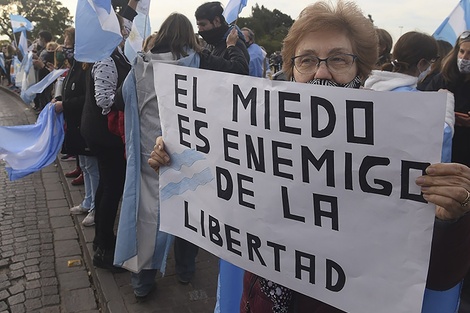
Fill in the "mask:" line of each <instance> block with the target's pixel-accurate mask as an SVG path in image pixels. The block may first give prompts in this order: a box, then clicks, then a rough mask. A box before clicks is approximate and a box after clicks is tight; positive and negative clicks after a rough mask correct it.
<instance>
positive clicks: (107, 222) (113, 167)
mask: <svg viewBox="0 0 470 313" xmlns="http://www.w3.org/2000/svg"><path fill="white" fill-rule="evenodd" d="M92 151H93V152H95V153H96V157H97V158H98V168H99V172H100V180H99V183H98V189H97V190H96V196H95V238H94V240H93V243H94V244H95V245H96V246H97V247H99V248H101V249H103V250H110V249H114V247H115V245H116V236H115V235H114V222H115V220H116V215H117V212H118V208H119V201H120V200H121V197H122V193H123V191H124V181H125V178H126V160H125V158H124V146H122V147H117V148H108V147H106V148H104V147H95V146H93V147H92Z"/></svg>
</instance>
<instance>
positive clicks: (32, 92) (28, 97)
mask: <svg viewBox="0 0 470 313" xmlns="http://www.w3.org/2000/svg"><path fill="white" fill-rule="evenodd" d="M66 71H67V69H59V70H53V71H52V72H50V73H49V74H47V76H46V77H44V78H43V79H42V80H41V81H40V82H38V83H36V84H34V85H32V86H30V87H29V88H28V89H26V90H24V89H22V90H21V94H20V97H21V100H23V101H24V103H26V104H30V103H31V101H33V99H34V97H36V94H38V93H41V92H43V91H44V89H46V88H47V87H48V86H49V85H50V84H52V83H53V82H55V81H56V80H57V78H59V77H60V76H61V75H62V74H64V73H65V72H66Z"/></svg>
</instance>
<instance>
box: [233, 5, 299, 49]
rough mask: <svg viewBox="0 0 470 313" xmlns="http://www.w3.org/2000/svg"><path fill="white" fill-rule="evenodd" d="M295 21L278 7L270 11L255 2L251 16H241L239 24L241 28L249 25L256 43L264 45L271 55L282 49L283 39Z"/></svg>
mask: <svg viewBox="0 0 470 313" xmlns="http://www.w3.org/2000/svg"><path fill="white" fill-rule="evenodd" d="M293 23H294V20H293V19H292V18H291V17H290V16H289V15H287V14H284V13H282V12H281V11H279V10H278V9H274V10H273V11H270V10H269V9H267V8H265V7H264V6H261V7H259V5H258V4H255V6H253V7H252V8H251V16H250V17H245V18H239V19H238V22H237V25H238V26H239V27H240V28H242V27H248V28H250V29H251V30H253V32H254V33H255V41H256V43H257V44H258V45H260V46H262V47H264V49H266V52H267V53H268V55H271V54H272V53H273V52H275V51H280V50H281V47H282V40H283V39H284V37H286V35H287V32H288V31H289V28H290V27H291V26H292V24H293Z"/></svg>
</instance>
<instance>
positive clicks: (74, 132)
mask: <svg viewBox="0 0 470 313" xmlns="http://www.w3.org/2000/svg"><path fill="white" fill-rule="evenodd" d="M64 37H65V40H64V46H63V47H60V48H59V51H57V52H58V53H59V54H61V55H63V56H64V63H65V64H67V65H68V66H69V70H68V72H67V75H66V77H65V79H64V81H63V85H62V91H61V96H58V97H56V98H55V99H53V100H52V103H55V111H56V112H63V113H64V120H65V123H66V131H65V138H64V144H63V148H62V150H63V152H64V153H67V154H69V155H77V156H78V159H79V166H80V167H79V169H81V170H80V171H81V172H83V173H82V174H81V175H83V181H84V185H85V196H84V199H83V201H82V202H81V203H80V204H79V205H77V206H74V207H72V208H71V209H70V212H71V213H72V214H83V213H88V215H87V216H86V217H85V219H84V220H83V221H82V224H83V225H84V226H92V225H94V223H95V222H94V214H95V213H94V207H95V194H96V189H97V188H98V180H99V171H98V160H97V159H96V157H95V156H94V155H93V153H92V152H91V150H90V149H89V148H88V146H87V144H86V142H85V139H84V138H83V137H82V135H81V134H80V124H81V120H82V111H83V106H84V104H85V89H86V88H85V70H84V65H83V64H82V63H81V62H78V61H76V60H75V58H74V50H73V49H74V48H73V47H74V43H75V29H74V28H73V27H69V28H67V29H66V30H65V31H64ZM65 60H66V62H65ZM66 175H67V174H66Z"/></svg>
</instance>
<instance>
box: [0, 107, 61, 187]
mask: <svg viewBox="0 0 470 313" xmlns="http://www.w3.org/2000/svg"><path fill="white" fill-rule="evenodd" d="M63 141H64V115H63V114H62V113H60V114H56V113H55V108H54V105H52V104H49V105H47V106H46V107H45V108H44V110H42V111H41V114H39V116H38V119H37V121H36V123H35V124H33V125H18V126H0V159H1V160H4V161H5V162H6V165H5V169H6V171H7V172H8V177H9V178H10V180H17V179H19V178H22V177H24V176H26V175H29V174H31V173H34V172H37V171H39V170H41V169H43V168H44V167H46V166H48V165H49V164H51V163H52V162H54V160H55V159H56V158H57V154H58V153H59V151H60V149H61V147H62V143H63Z"/></svg>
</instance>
